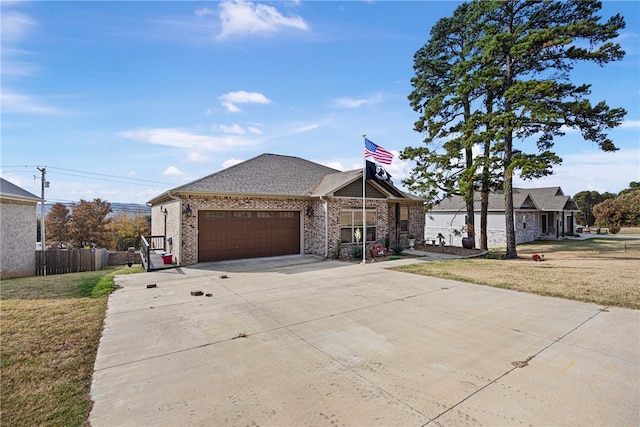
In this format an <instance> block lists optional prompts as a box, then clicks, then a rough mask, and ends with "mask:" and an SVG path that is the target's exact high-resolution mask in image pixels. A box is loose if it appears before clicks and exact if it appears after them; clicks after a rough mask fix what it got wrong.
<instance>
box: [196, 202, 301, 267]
mask: <svg viewBox="0 0 640 427" xmlns="http://www.w3.org/2000/svg"><path fill="white" fill-rule="evenodd" d="M299 253H300V212H281V211H198V262H208V261H220V260H225V259H241V258H256V257H266V256H278V255H292V254H299Z"/></svg>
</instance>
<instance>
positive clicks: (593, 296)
mask: <svg viewBox="0 0 640 427" xmlns="http://www.w3.org/2000/svg"><path fill="white" fill-rule="evenodd" d="M533 254H541V255H544V261H542V262H535V261H533V260H532V255H533ZM518 255H519V259H515V260H502V259H485V258H472V259H452V260H446V261H436V262H425V263H418V264H411V265H406V266H401V267H396V268H394V269H395V270H398V271H405V272H408V273H415V274H422V275H425V276H433V277H441V278H445V279H452V280H458V281H462V282H468V283H475V284H479V285H487V286H495V287H500V288H505V289H513V290H518V291H522V292H530V293H535V294H539V295H548V296H555V297H560V298H567V299H574V300H578V301H585V302H593V303H596V304H600V305H604V306H618V307H627V308H633V309H640V285H639V282H638V275H639V272H640V267H639V266H640V240H637V239H636V240H623V239H606V238H594V239H587V240H548V241H536V242H533V243H529V244H524V245H519V246H518ZM496 258H499V257H496Z"/></svg>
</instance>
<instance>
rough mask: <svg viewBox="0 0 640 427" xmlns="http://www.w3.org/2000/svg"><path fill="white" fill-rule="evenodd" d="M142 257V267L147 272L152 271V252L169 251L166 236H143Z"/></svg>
mask: <svg viewBox="0 0 640 427" xmlns="http://www.w3.org/2000/svg"><path fill="white" fill-rule="evenodd" d="M140 242H141V245H140V256H141V258H142V265H143V266H144V268H145V269H146V270H147V271H151V251H159V250H162V251H163V252H166V250H167V239H165V236H164V235H162V236H142V237H141V238H140Z"/></svg>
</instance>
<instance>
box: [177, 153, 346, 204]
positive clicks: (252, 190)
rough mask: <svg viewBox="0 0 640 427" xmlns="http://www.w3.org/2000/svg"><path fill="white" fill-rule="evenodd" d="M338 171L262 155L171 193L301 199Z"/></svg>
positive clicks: (280, 156)
mask: <svg viewBox="0 0 640 427" xmlns="http://www.w3.org/2000/svg"><path fill="white" fill-rule="evenodd" d="M337 172H339V171H338V170H336V169H332V168H329V167H327V166H323V165H320V164H318V163H313V162H310V161H308V160H304V159H301V158H299V157H291V156H282V155H277V154H261V155H259V156H257V157H254V158H252V159H249V160H247V161H245V162H242V163H238V164H237V165H234V166H231V167H229V168H227V169H223V170H221V171H219V172H216V173H213V174H211V175H208V176H205V177H204V178H200V179H198V180H196V181H193V182H190V183H188V184H185V185H182V186H180V187H176V188H174V189H173V190H171V191H172V192H183V193H201V192H202V193H220V194H256V195H258V194H260V195H270V196H300V195H307V194H309V193H310V192H311V191H312V189H313V187H314V185H315V184H316V182H318V181H319V180H320V179H321V178H322V177H324V176H325V175H328V174H333V173H337Z"/></svg>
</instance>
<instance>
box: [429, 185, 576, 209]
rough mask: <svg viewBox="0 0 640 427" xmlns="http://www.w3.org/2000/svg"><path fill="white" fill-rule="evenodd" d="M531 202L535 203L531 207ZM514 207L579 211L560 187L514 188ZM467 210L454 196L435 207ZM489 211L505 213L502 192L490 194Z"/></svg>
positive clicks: (459, 198)
mask: <svg viewBox="0 0 640 427" xmlns="http://www.w3.org/2000/svg"><path fill="white" fill-rule="evenodd" d="M529 200H530V201H531V202H532V203H533V206H531V205H530V203H529ZM474 206H475V209H476V210H478V211H479V210H480V194H478V193H476V197H475V200H474ZM513 207H514V208H515V209H516V210H520V209H523V210H524V209H537V210H541V211H562V210H565V211H579V210H580V209H579V208H578V206H577V205H576V203H575V202H574V201H573V199H571V197H569V196H565V195H564V193H563V192H562V189H561V188H560V187H542V188H514V189H513ZM464 208H465V203H464V199H463V198H462V196H452V197H450V198H448V199H445V200H443V201H442V202H440V203H438V204H437V205H435V206H434V207H433V208H432V210H433V211H459V210H460V209H464ZM489 211H499V212H504V192H503V191H502V190H499V191H495V192H491V193H489Z"/></svg>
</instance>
